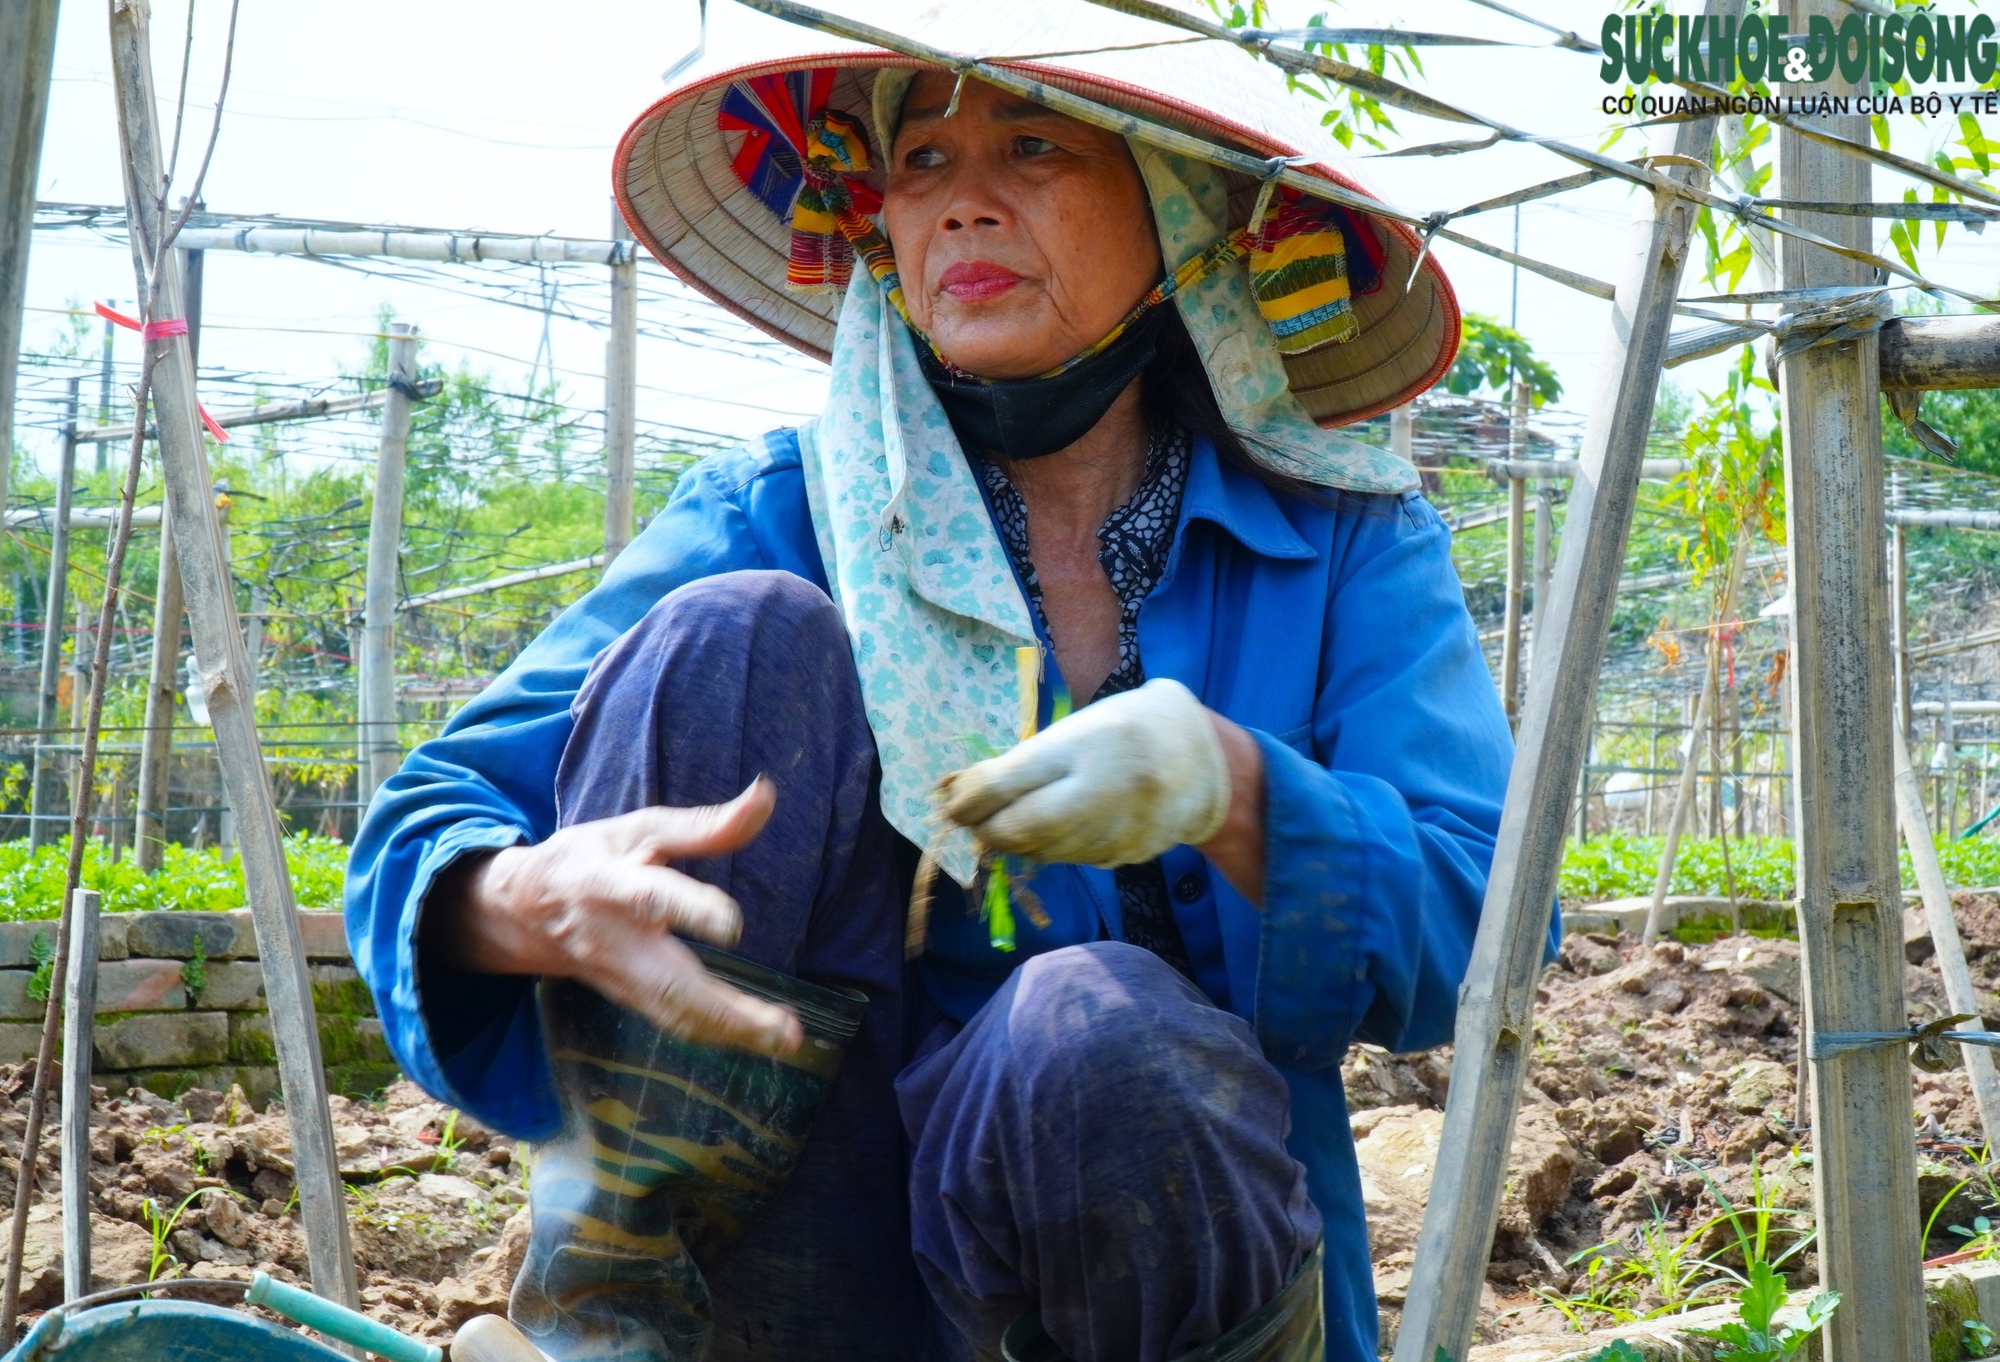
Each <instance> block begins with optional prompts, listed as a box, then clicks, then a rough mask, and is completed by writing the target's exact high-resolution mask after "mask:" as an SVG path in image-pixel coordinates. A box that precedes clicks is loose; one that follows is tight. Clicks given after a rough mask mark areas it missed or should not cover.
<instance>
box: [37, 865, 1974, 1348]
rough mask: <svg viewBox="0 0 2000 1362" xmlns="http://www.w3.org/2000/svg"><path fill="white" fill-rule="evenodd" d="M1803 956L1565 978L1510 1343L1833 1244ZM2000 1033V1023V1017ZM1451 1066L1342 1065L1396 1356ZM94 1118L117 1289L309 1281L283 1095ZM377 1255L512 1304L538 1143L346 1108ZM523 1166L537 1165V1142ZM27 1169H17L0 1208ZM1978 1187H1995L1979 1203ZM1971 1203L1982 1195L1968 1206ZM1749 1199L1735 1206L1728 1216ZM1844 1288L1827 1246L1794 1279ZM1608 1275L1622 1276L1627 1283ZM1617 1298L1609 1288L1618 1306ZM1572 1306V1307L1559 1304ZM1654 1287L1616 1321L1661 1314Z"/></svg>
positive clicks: (1660, 959) (1533, 1134)
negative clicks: (1663, 1273)
mask: <svg viewBox="0 0 2000 1362" xmlns="http://www.w3.org/2000/svg"><path fill="white" fill-rule="evenodd" d="M1956 911H1957V917H1958V921H1959V930H1960V932H1961V934H1962V936H1963V938H1964V942H1965V949H1966V954H1967V956H1968V957H1969V960H1970V963H1971V966H1972V971H1973V976H1974V982H1975V984H1976V985H1977V987H1978V988H1979V990H1980V995H1981V996H1982V997H1983V998H1988V999H2000V900H1996V899H1995V898H1993V897H1980V896H1971V895H1963V894H1961V895H1959V896H1958V898H1957V902H1956ZM1905 937H1906V941H1905V955H1906V958H1907V960H1908V961H1909V963H1908V965H1907V966H1906V968H1907V976H1906V984H1907V991H1908V995H1909V1000H1910V1013H1911V1017H1912V1019H1913V1020H1917V1021H1924V1020H1929V1019H1931V1018H1934V1017H1938V1016H1942V1015H1944V1012H1945V1002H1944V994H1943V988H1942V985H1941V984H1940V982H1939V979H1938V975H1937V971H1936V969H1935V967H1934V965H1933V963H1932V959H1931V956H1932V952H1931V948H1930V941H1929V936H1928V933H1927V932H1926V931H1924V930H1923V927H1922V918H1921V914H1920V913H1918V912H1915V911H1914V910H1913V911H1912V912H1911V913H1909V914H1907V915H1906V928H1905ZM1798 999H1799V963H1798V944H1797V943H1796V942H1794V941H1789V940H1784V939H1767V938H1761V937H1735V938H1729V939H1725V940H1720V941H1713V942H1709V943H1705V944H1684V943H1680V942H1662V943H1659V944H1657V945H1654V946H1651V947H1646V946H1642V945H1640V944H1639V943H1638V942H1636V941H1634V940H1633V939H1631V938H1630V937H1620V938H1615V939H1614V938H1610V937H1600V936H1572V937H1569V938H1567V939H1566V940H1565V942H1564V944H1563V949H1562V954H1561V957H1560V958H1559V959H1558V961H1557V962H1556V963H1555V964H1553V965H1551V966H1550V967H1549V968H1548V970H1547V971H1546V972H1545V973H1544V975H1543V979H1542V983H1541V989H1540V994H1539V1004H1538V1006H1537V1009H1536V1014H1535V1016H1536V1024H1535V1047H1534V1058H1533V1063H1532V1067H1531V1069H1530V1072H1529V1076H1528V1082H1527V1086H1526V1090H1525V1094H1524V1098H1523V1102H1522V1109H1521V1116H1520V1119H1519V1121H1518V1123H1517V1128H1516V1134H1515V1141H1514V1146H1513V1150H1512V1160H1511V1167H1510V1171H1509V1177H1508V1181H1507V1189H1506V1193H1505V1196H1504V1198H1503V1202H1502V1206H1501V1213H1500V1226H1499V1232H1498V1234H1497V1235H1496V1240H1495V1245H1494V1250H1493V1256H1492V1263H1491V1266H1490V1268H1489V1269H1488V1273H1487V1282H1488V1288H1489V1296H1488V1298H1487V1300H1486V1302H1485V1308H1484V1309H1483V1310H1482V1327H1481V1335H1482V1339H1483V1340H1491V1339H1497V1338H1502V1337H1507V1336H1512V1335H1516V1334H1522V1333H1554V1332H1560V1331H1562V1330H1563V1329H1565V1328H1574V1327H1577V1326H1578V1325H1579V1324H1581V1325H1584V1326H1589V1325H1602V1324H1606V1323H1611V1322H1613V1320H1612V1318H1611V1317H1609V1316H1608V1315H1606V1314H1604V1313H1603V1312H1601V1311H1599V1312H1593V1309H1592V1306H1591V1300H1590V1293H1591V1292H1592V1290H1593V1289H1594V1287H1595V1286H1596V1285H1597V1283H1596V1282H1595V1281H1594V1280H1593V1278H1592V1277H1591V1274H1590V1272H1589V1266H1588V1265H1589V1262H1590V1258H1591V1257H1592V1253H1591V1252H1590V1251H1591V1250H1593V1249H1594V1248H1596V1247H1597V1246H1602V1245H1612V1246H1613V1247H1610V1248H1605V1249H1602V1250H1600V1251H1599V1253H1598V1254H1597V1256H1601V1257H1604V1258H1605V1259H1606V1261H1607V1263H1608V1264H1614V1265H1615V1264H1617V1263H1620V1262H1624V1261H1627V1260H1628V1259H1629V1258H1630V1257H1631V1256H1632V1255H1633V1254H1634V1253H1635V1252H1637V1251H1639V1250H1641V1249H1643V1248H1644V1247H1645V1246H1646V1245H1647V1243H1648V1242H1649V1240H1650V1241H1651V1242H1653V1243H1656V1244H1661V1245H1666V1246H1668V1247H1672V1246H1674V1245H1677V1244H1679V1243H1680V1241H1682V1240H1684V1239H1688V1238H1689V1237H1690V1236H1692V1235H1697V1234H1698V1235H1699V1237H1698V1238H1697V1239H1695V1240H1694V1241H1693V1242H1692V1244H1690V1245H1689V1246H1688V1248H1687V1251H1686V1253H1685V1255H1684V1256H1685V1257H1688V1258H1693V1257H1712V1258H1714V1259H1715V1260H1716V1261H1717V1262H1719V1263H1723V1264H1732V1263H1733V1264H1739V1265H1740V1253H1738V1252H1736V1251H1735V1250H1734V1247H1733V1245H1734V1234H1733V1232H1732V1231H1731V1229H1730V1227H1729V1226H1728V1225H1727V1224H1726V1223H1722V1224H1718V1223H1716V1221H1715V1218H1716V1216H1717V1215H1718V1214H1719V1213H1720V1212H1722V1211H1723V1210H1725V1209H1726V1208H1727V1207H1734V1208H1739V1209H1741V1208H1747V1207H1749V1206H1751V1205H1753V1204H1754V1203H1755V1202H1756V1201H1757V1200H1758V1199H1759V1197H1760V1196H1761V1199H1762V1200H1763V1201H1764V1202H1765V1204H1767V1205H1769V1206H1772V1207H1774V1208H1775V1209H1776V1211H1777V1215H1776V1216H1775V1218H1774V1219H1773V1221H1772V1222H1771V1223H1772V1228H1773V1231H1774V1235H1775V1240H1774V1242H1775V1244H1776V1245H1777V1246H1778V1247H1779V1248H1780V1249H1782V1248H1783V1247H1784V1246H1786V1245H1787V1244H1789V1243H1790V1242H1792V1241H1793V1240H1795V1239H1796V1238H1797V1237H1798V1236H1800V1235H1801V1234H1803V1233H1804V1232H1806V1231H1808V1230H1809V1229H1810V1215H1811V1207H1812V1177H1813V1172H1814V1166H1813V1161H1812V1148H1811V1133H1810V1113H1809V1112H1803V1111H1801V1110H1800V1107H1799V1098H1798V1092H1797V1084H1796V1081H1795V1078H1796V1073H1797V1065H1798V1011H1797V1009H1798ZM1987 1022H1988V1025H1989V1026H1993V1027H1994V1028H1995V1029H2000V1012H1996V1014H1994V1015H1990V1016H1989V1017H1988V1018H1987ZM1450 1075H1451V1060H1450V1055H1449V1052H1448V1051H1441V1052H1433V1053H1430V1054H1424V1055H1417V1056H1407V1057H1404V1056H1392V1055H1389V1054H1387V1053H1386V1052H1384V1051H1381V1050H1377V1049H1374V1048H1373V1047H1367V1046H1363V1047H1357V1048H1356V1049H1355V1050H1354V1051H1353V1052H1352V1053H1351V1054H1350V1055H1349V1056H1348V1059H1347V1061H1346V1063H1345V1065H1344V1066H1343V1074H1342V1076H1343V1078H1344V1079H1345V1082H1346V1087H1347V1094H1348V1105H1349V1108H1350V1111H1351V1113H1352V1117H1351V1119H1352V1123H1353V1128H1354V1132H1355V1136H1356V1141H1357V1144H1356V1148H1357V1152H1358V1154H1359V1156H1360V1161H1361V1169H1362V1179H1363V1189H1364V1193H1365V1196H1366V1199H1367V1204H1368V1212H1369V1225H1370V1234H1371V1247H1372V1249H1373V1256H1374V1260H1375V1265H1376V1290H1377V1294H1378V1296H1379V1297H1380V1299H1381V1302H1382V1309H1383V1326H1384V1327H1383V1348H1384V1352H1385V1354H1386V1352H1387V1350H1388V1349H1389V1347H1390V1346H1391V1345H1392V1344H1393V1340H1394V1337H1395V1325H1396V1320H1397V1316H1398V1314H1399V1312H1400V1309H1401V1305H1402V1301H1403V1291H1404V1289H1405V1287H1406V1286H1407V1283H1408V1280H1409V1266H1410V1263H1411V1260H1412V1251H1413V1250H1414V1248H1415V1245H1416V1237H1417V1232H1418V1229H1419V1227H1420V1225H1421V1223H1422V1218H1423V1207H1424V1197H1425V1194H1426V1192H1427V1191H1428V1188H1429V1184H1430V1174H1431V1171H1432V1169H1433V1167H1434V1166H1435V1162H1436V1154H1437V1147H1438V1142H1439V1133H1440V1131H1441V1128H1442V1124H1443V1106H1444V1101H1445V1097H1446V1094H1447V1092H1448V1090H1449V1087H1450ZM1912 1076H1913V1078H1914V1080H1915V1081H1914V1091H1915V1103H1914V1112H1913V1116H1912V1119H1913V1121H1914V1122H1915V1123H1916V1125H1917V1130H1918V1137H1919V1138H1918V1145H1919V1151H1920V1164H1921V1167H1920V1174H1921V1176H1920V1186H1919V1201H1920V1205H1919V1209H1920V1211H1921V1212H1922V1213H1923V1214H1924V1215H1925V1216H1929V1215H1930V1213H1931V1212H1932V1210H1933V1209H1934V1208H1936V1207H1937V1205H1938V1202H1939V1201H1940V1200H1942V1199H1944V1198H1945V1197H1946V1196H1947V1195H1950V1196H1951V1203H1950V1204H1949V1205H1947V1206H1945V1207H1944V1209H1943V1210H1942V1211H1940V1212H1939V1213H1938V1215H1937V1216H1936V1219H1935V1225H1934V1229H1933V1232H1932V1234H1931V1236H1930V1239H1929V1242H1928V1244H1927V1246H1926V1254H1927V1255H1928V1256H1940V1255H1943V1254H1947V1253H1951V1252H1953V1251H1955V1250H1958V1249H1960V1248H1962V1247H1963V1245H1964V1243H1965V1238H1964V1236H1961V1235H1955V1234H1953V1233H1952V1232H1951V1229H1950V1227H1951V1226H1954V1225H1958V1226H1970V1225H1971V1224H1972V1222H1973V1219H1974V1218H1975V1217H1976V1216H1979V1215H1983V1214H1988V1213H1992V1214H1994V1215H1995V1217H1996V1219H2000V1210H1996V1209H1995V1206H1996V1203H2000V1187H1996V1186H1995V1184H1994V1182H1992V1181H1989V1180H1987V1179H1986V1178H1985V1176H1984V1175H1983V1170H1981V1169H1980V1168H1979V1167H1978V1166H1977V1165H1976V1164H1975V1163H1974V1161H1973V1160H1972V1158H1971V1157H1970V1155H1969V1150H1971V1149H1974V1148H1977V1147H1978V1146H1979V1145H1980V1144H1981V1143H1982V1140H1981V1138H1980V1126H1979V1119H1978V1114H1977V1111H1976V1109H1975V1107H1974V1105H1973V1102H1972V1097H1971V1091H1970V1088H1969V1087H1968V1085H1967V1082H1966V1078H1965V1074H1964V1072H1963V1070H1962V1069H1955V1070H1953V1071H1951V1072H1949V1073H1944V1074H1925V1073H1921V1072H1916V1071H1914V1070H1913V1071H1912ZM28 1079H29V1073H28V1068H27V1066H18V1067H0V1148H5V1149H8V1150H18V1149H19V1145H20V1140H21V1137H22V1135H23V1133H24V1131H25V1127H26V1123H27V1106H28V1094H27V1084H28ZM94 1097H95V1101H94V1103H93V1110H92V1113H91V1127H92V1130H91V1154H92V1164H91V1174H90V1180H91V1191H92V1201H93V1205H94V1209H93V1213H92V1216H91V1233H92V1240H93V1252H92V1278H93V1287H94V1288H97V1289H103V1288H107V1287H111V1286H123V1285H131V1284H137V1283H143V1282H146V1281H149V1280H153V1279H156V1278H168V1277H195V1278H235V1279H245V1278H247V1277H248V1276H249V1275H250V1274H251V1273H252V1272H253V1271H257V1270H262V1271H266V1272H269V1273H271V1274H272V1275H273V1276H274V1277H277V1278H279V1279H281V1280H286V1281H295V1280H298V1279H299V1278H300V1277H301V1276H302V1275H303V1274H304V1273H305V1272H306V1259H305V1241H304V1236H303V1234H302V1232H301V1230H300V1227H299V1225H298V1223H297V1221H296V1218H295V1216H294V1214H293V1212H294V1211H295V1209H296V1200H295V1197H294V1193H293V1187H292V1164H291V1141H290V1131H289V1127H288V1125H287V1123H286V1121H285V1117H284V1112H283V1108H282V1106H281V1105H280V1104H276V1103H274V1104H272V1105H271V1106H270V1107H269V1108H267V1109H265V1110H263V1111H257V1110H255V1109H253V1108H252V1107H251V1105H250V1104H249V1103H248V1102H247V1101H245V1100H244V1097H243V1094H242V1092H241V1091H240V1090H235V1089H232V1090H231V1091H230V1092H228V1093H216V1092H208V1091H203V1090H200V1089H196V1090H193V1091H189V1092H186V1093H183V1094H181V1095H180V1096H179V1097H177V1098H175V1099H171V1100H170V1099H168V1098H164V1097H159V1096H156V1095H154V1094H151V1093H147V1092H144V1091H142V1090H133V1091H131V1092H129V1093H127V1094H126V1095H124V1096H121V1097H108V1096H107V1095H106V1094H105V1093H104V1091H103V1089H101V1088H100V1089H95V1090H94ZM333 1102H334V1118H335V1129H336V1137H337V1141H338V1148H339V1154H340V1167H341V1174H342V1177H343V1178H344V1179H345V1181H346V1183H347V1195H348V1212H349V1222H350V1224H351V1226H352V1229H353V1235H354V1250H355V1261H356V1265H357V1268H358V1270H359V1273H360V1277H361V1281H362V1299H363V1303H364V1307H365V1308H366V1309H367V1311H368V1312H369V1313H370V1314H371V1315H373V1316H374V1317H376V1318H377V1319H380V1320H382V1321H383V1322H384V1323H387V1324H390V1325H393V1326H395V1327H396V1328H398V1329H402V1330H404V1331H406V1332H408V1333H411V1334H414V1335H416V1336H418V1337H421V1338H426V1339H430V1340H433V1341H437V1342H446V1341H448V1340H449V1338H450V1336H451V1334H452V1333H453V1332H454V1331H455V1330H456V1329H457V1328H458V1327H459V1326H460V1325H461V1324H463V1323H464V1322H465V1321H466V1320H468V1319H470V1318H472V1317H473V1316H475V1315H479V1314H484V1313H504V1311H505V1309H506V1299H507V1291H508V1289H509V1287H510V1286H511V1284H512V1281H513V1278H514V1275H515V1273H516V1272H517V1271H518V1270H519V1267H520V1262H521V1258H522V1255H523V1253H524V1252H525V1250H526V1247H527V1231H528V1214H527V1210H526V1206H525V1203H526V1200H527V1193H526V1188H525V1178H524V1170H523V1168H522V1166H521V1162H522V1161H521V1159H519V1158H517V1150H516V1147H515V1144H514V1142H513V1141H512V1140H510V1139H508V1138H506V1137H505V1136H501V1135H498V1134H495V1133H493V1132H490V1131H487V1130H485V1129H484V1128H482V1127H480V1126H479V1125H477V1123H475V1122H473V1121H472V1120H471V1119H470V1118H468V1117H465V1116H462V1115H459V1114H457V1113H454V1112H452V1111H451V1110H450V1109H449V1108H447V1107H445V1106H444V1105H442V1104H441V1103H437V1102H433V1101H431V1100H430V1099H429V1098H427V1097H426V1096H424V1094H423V1093H422V1092H420V1091H419V1090H418V1089H417V1088H416V1086H415V1085H414V1084H411V1083H409V1082H407V1081H405V1082H399V1083H397V1084H395V1085H394V1086H392V1087H391V1088H389V1089H388V1090H387V1091H386V1092H385V1093H384V1094H383V1095H382V1096H381V1097H380V1098H379V1099H378V1100H375V1101H372V1102H362V1101H351V1100H349V1099H347V1098H342V1097H336V1098H334V1099H333ZM57 1127H58V1113H57V1112H55V1111H54V1110H51V1112H50V1114H49V1119H48V1133H47V1135H46V1136H45V1138H44V1142H43V1151H42V1159H43V1165H44V1168H45V1170H47V1171H45V1172H44V1173H43V1175H42V1178H41V1182H40V1187H41V1190H40V1192H39V1193H38V1196H37V1199H36V1202H35V1204H34V1206H33V1208H32V1209H31V1212H30V1222H29V1238H28V1247H27V1252H26V1254H25V1255H24V1259H23V1267H24V1270H23V1277H22V1306H23V1309H24V1311H25V1312H28V1313H29V1315H30V1316H32V1314H33V1313H35V1312H39V1311H41V1310H44V1309H46V1308H48V1307H49V1306H51V1305H53V1304H55V1303H56V1302H57V1301H59V1300H60V1299H61V1295H62V1261H61V1222H60V1217H59V1212H58V1207H57V1201H56V1195H57V1194H56V1182H57V1179H56V1176H55V1173H54V1169H55V1167H56V1161H57V1157H58V1153H57V1147H56V1140H57ZM523 1152H524V1151H523ZM17 1177H18V1165H17V1164H16V1162H15V1159H14V1157H13V1156H12V1154H11V1153H6V1154H0V1210H6V1209H9V1208H10V1203H11V1199H12V1196H13V1190H14V1186H15V1182H16V1179H17ZM1966 1179H1970V1182H1969V1183H1968V1184H1967V1185H1965V1186H1963V1187H1960V1186H1959V1184H1960V1183H1961V1182H1964V1181H1965V1180H1966ZM1954 1189H1956V1190H1954ZM1725 1203H1726V1205H1725ZM1785 1267H1786V1269H1787V1275H1788V1276H1790V1277H1792V1278H1793V1279H1794V1281H1795V1283H1796V1284H1799V1285H1804V1284H1807V1283H1810V1282H1811V1281H1813V1280H1815V1279H1816V1277H1817V1271H1818V1268H1817V1263H1816V1261H1815V1260H1814V1257H1813V1254H1812V1252H1811V1250H1810V1248H1807V1249H1806V1250H1805V1251H1803V1252H1800V1253H1797V1254H1794V1255H1793V1256H1792V1257H1791V1259H1790V1260H1789V1261H1788V1262H1787V1263H1786V1264H1785ZM1604 1272H1605V1269H1602V1268H1600V1269H1599V1274H1600V1277H1601V1276H1602V1275H1603V1274H1604ZM1600 1295H1602V1293H1600ZM1552 1302H1559V1303H1560V1304H1559V1305H1558V1304H1555V1303H1552ZM1664 1303H1665V1301H1664V1298H1663V1297H1662V1296H1661V1294H1660V1292H1659V1291H1658V1290H1657V1289H1654V1288H1653V1287H1651V1286H1646V1285H1640V1286H1637V1287H1633V1288H1631V1289H1629V1290H1627V1291H1625V1292H1624V1293H1623V1294H1622V1295H1619V1296H1618V1299H1617V1302H1616V1308H1621V1309H1629V1310H1635V1311H1645V1310H1649V1309H1656V1308H1659V1307H1660V1306H1661V1305H1662V1304H1664Z"/></svg>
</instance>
